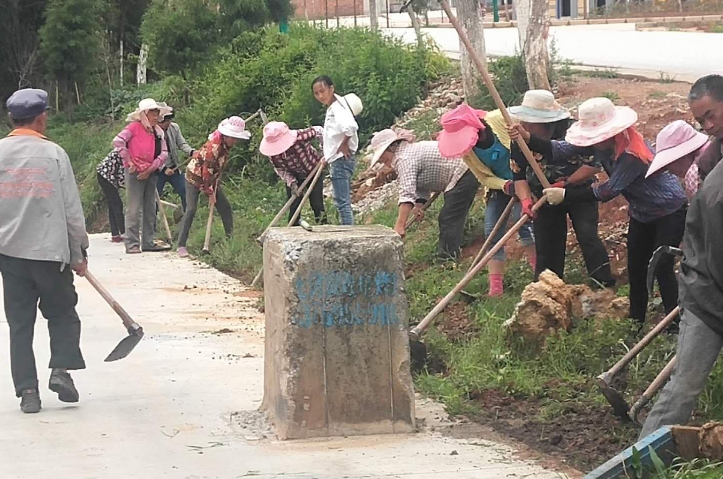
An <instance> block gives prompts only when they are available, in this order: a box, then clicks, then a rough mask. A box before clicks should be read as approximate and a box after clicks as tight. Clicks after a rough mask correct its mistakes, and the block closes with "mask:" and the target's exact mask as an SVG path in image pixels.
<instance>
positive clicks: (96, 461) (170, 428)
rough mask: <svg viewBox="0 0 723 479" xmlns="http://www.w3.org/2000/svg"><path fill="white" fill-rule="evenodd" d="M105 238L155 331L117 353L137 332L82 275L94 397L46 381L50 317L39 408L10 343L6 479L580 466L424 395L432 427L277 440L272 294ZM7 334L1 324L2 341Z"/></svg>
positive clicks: (127, 294)
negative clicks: (540, 458) (497, 436)
mask: <svg viewBox="0 0 723 479" xmlns="http://www.w3.org/2000/svg"><path fill="white" fill-rule="evenodd" d="M91 242H92V246H91V253H92V256H91V269H92V270H93V271H94V272H95V274H96V276H98V277H99V279H100V280H101V281H102V282H103V283H104V284H105V285H106V287H107V288H108V289H109V290H110V291H111V292H112V293H113V294H114V295H116V296H117V299H118V300H119V302H121V303H122V304H123V305H124V306H125V307H126V309H127V310H128V311H129V312H130V313H131V315H132V316H134V318H135V319H136V320H137V321H138V322H139V323H141V324H142V325H143V327H144V328H145V330H146V334H147V336H146V338H144V340H143V341H142V342H141V343H140V344H139V346H138V348H137V349H136V351H134V352H133V353H132V354H131V355H130V356H129V357H128V358H126V359H124V360H122V361H119V362H115V363H103V359H104V358H105V356H106V355H107V354H108V352H110V351H111V349H112V348H113V347H114V346H115V344H116V343H117V342H118V341H119V340H120V339H121V338H122V337H123V336H124V334H125V331H124V329H123V328H122V326H121V325H120V322H119V321H118V319H117V318H116V317H115V316H114V314H113V312H112V311H111V310H110V308H108V307H107V306H106V305H105V304H104V303H103V302H102V300H101V298H100V297H99V296H98V295H97V294H96V293H95V292H94V291H93V290H92V289H91V288H90V286H89V285H88V284H87V283H86V282H85V281H84V280H78V281H77V286H78V292H79V295H80V303H79V307H78V309H79V313H80V315H81V318H82V320H83V328H84V329H83V350H84V354H85V357H86V361H87V363H88V369H87V370H85V371H81V372H78V373H76V374H75V375H74V377H75V380H76V384H77V385H78V388H79V390H80V392H81V402H80V403H79V405H78V406H68V405H64V404H63V403H60V402H58V401H57V400H56V398H55V395H54V394H52V393H50V392H49V391H48V390H47V389H46V384H47V379H48V373H49V372H48V370H47V369H43V366H44V365H45V364H47V362H48V355H49V354H48V342H47V329H46V327H45V321H43V320H40V321H38V325H37V328H36V335H37V338H36V342H35V343H36V355H37V363H38V365H39V367H40V370H39V372H40V383H41V398H42V400H43V407H44V409H43V411H42V412H41V413H40V414H37V415H31V416H28V415H23V414H22V413H21V412H20V410H19V408H18V402H17V400H16V399H15V398H14V396H13V394H12V383H11V380H10V366H9V358H8V354H7V352H5V353H4V354H3V355H2V356H1V357H0V375H1V376H2V378H3V379H2V386H3V394H2V395H0V424H2V429H0V477H2V478H3V479H10V478H30V477H32V478H36V479H44V478H74V479H76V478H104V479H110V478H123V479H127V478H131V477H132V478H139V479H144V478H161V477H168V478H194V479H196V478H238V477H257V478H262V479H263V478H267V479H270V478H276V477H289V478H318V479H332V478H333V479H337V478H340V477H345V478H374V477H384V478H402V477H405V478H406V477H414V478H424V479H432V478H439V477H444V478H451V479H452V478H454V479H456V478H460V479H467V478H470V479H471V478H507V477H526V478H535V479H548V478H559V477H566V476H564V475H561V474H560V473H557V472H550V471H547V470H545V469H543V468H542V467H541V466H539V465H535V464H533V463H532V462H530V461H529V460H523V459H520V458H519V456H518V455H517V453H516V452H515V450H513V449H512V448H511V447H509V446H503V445H500V444H497V443H494V442H490V441H488V440H484V439H481V437H487V436H481V433H480V432H479V430H476V429H472V430H468V429H467V428H466V426H465V425H463V424H458V423H453V422H450V421H449V420H448V419H446V417H445V415H444V414H443V413H442V411H441V408H440V407H439V406H438V405H436V404H434V403H431V402H429V401H423V400H421V401H420V403H419V405H418V415H419V416H420V418H422V422H423V423H426V426H425V427H424V430H423V431H422V432H420V433H418V434H415V435H403V436H383V437H380V436H372V437H361V438H337V439H328V440H314V441H289V442H280V441H276V440H275V439H274V437H273V431H272V430H271V428H269V426H268V425H267V424H266V423H265V421H264V419H263V417H261V415H260V414H259V413H257V412H256V410H257V408H258V406H259V404H260V403H261V399H262V394H263V377H262V371H263V357H262V355H263V317H262V316H261V315H260V314H259V313H258V312H257V310H256V304H257V302H258V297H257V296H258V295H257V294H254V293H253V292H250V291H247V290H245V289H244V288H243V287H242V286H241V285H240V284H239V283H238V282H237V281H235V280H233V279H231V278H229V277H228V276H225V275H223V274H221V273H219V272H217V271H215V270H213V269H210V268H207V267H204V266H201V265H200V264H198V263H194V262H192V261H188V260H181V259H178V258H176V257H174V256H173V255H170V254H145V255H138V256H126V255H124V254H123V248H122V246H119V245H113V244H111V243H110V242H109V241H108V237H107V236H94V237H93V239H92V241H91ZM0 322H5V321H4V317H3V316H0ZM7 336H8V332H7V328H6V327H4V326H3V327H1V328H0V343H2V344H7V342H8V337H7ZM4 350H5V351H7V348H4ZM460 437H462V439H460ZM525 457H528V458H529V457H530V456H525ZM571 477H574V475H573V476H571Z"/></svg>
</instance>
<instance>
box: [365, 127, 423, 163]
mask: <svg viewBox="0 0 723 479" xmlns="http://www.w3.org/2000/svg"><path fill="white" fill-rule="evenodd" d="M401 140H404V141H414V140H415V138H414V134H413V133H412V132H411V131H409V130H392V129H391V128H387V129H386V130H382V131H378V132H377V133H375V134H374V136H373V137H372V141H371V146H372V151H373V152H374V154H373V156H372V160H371V163H370V164H369V167H372V166H374V165H375V164H377V162H378V161H379V159H380V158H381V157H382V155H383V154H384V152H385V151H387V150H388V149H389V147H390V146H392V144H394V142H396V141H401Z"/></svg>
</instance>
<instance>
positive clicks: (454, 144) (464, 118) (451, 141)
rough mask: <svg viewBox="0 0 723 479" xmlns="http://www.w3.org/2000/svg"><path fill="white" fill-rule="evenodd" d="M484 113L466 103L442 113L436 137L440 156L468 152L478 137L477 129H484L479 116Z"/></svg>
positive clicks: (483, 115)
mask: <svg viewBox="0 0 723 479" xmlns="http://www.w3.org/2000/svg"><path fill="white" fill-rule="evenodd" d="M486 115H487V112H486V111H483V110H475V109H474V108H472V107H471V106H469V105H467V104H466V103H462V104H461V105H459V106H458V107H457V108H455V109H454V110H451V111H448V112H447V113H445V114H444V115H442V119H441V120H440V122H441V123H442V131H441V133H440V134H439V137H438V138H437V143H438V145H439V152H440V153H441V154H442V156H444V157H445V158H459V157H460V156H462V155H465V154H466V153H468V152H469V151H470V150H471V149H472V147H473V146H474V145H475V144H476V143H477V140H478V139H479V130H484V129H485V126H484V124H483V123H482V120H481V118H484V117H485V116H486Z"/></svg>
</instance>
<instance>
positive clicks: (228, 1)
mask: <svg viewBox="0 0 723 479" xmlns="http://www.w3.org/2000/svg"><path fill="white" fill-rule="evenodd" d="M218 7H219V8H218V13H219V27H220V28H221V31H222V32H223V35H224V36H225V37H227V38H236V37H237V36H238V35H239V34H241V33H243V32H245V31H248V30H252V29H254V28H259V27H262V26H264V25H266V24H267V23H269V22H276V23H279V22H281V20H288V19H289V18H290V17H291V16H292V14H293V10H294V7H293V5H292V4H291V1H290V0H218Z"/></svg>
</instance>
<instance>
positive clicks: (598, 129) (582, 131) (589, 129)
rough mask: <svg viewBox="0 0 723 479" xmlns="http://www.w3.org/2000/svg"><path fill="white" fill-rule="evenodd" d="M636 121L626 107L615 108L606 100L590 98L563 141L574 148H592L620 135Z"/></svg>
mask: <svg viewBox="0 0 723 479" xmlns="http://www.w3.org/2000/svg"><path fill="white" fill-rule="evenodd" d="M637 121H638V114H637V113H636V112H635V110H633V109H632V108H629V107H627V106H615V105H613V102H612V101H610V99H608V98H590V99H589V100H586V101H584V102H583V103H582V104H581V105H580V108H579V111H578V121H577V122H576V123H575V124H573V125H572V126H570V129H569V130H567V135H566V136H565V140H566V141H567V142H568V143H571V144H573V145H575V146H592V145H597V144H598V143H602V142H603V141H605V140H609V139H610V138H612V137H614V136H615V135H617V134H618V133H622V132H623V131H625V130H627V129H628V128H630V127H631V126H633V125H634V124H635V122H637Z"/></svg>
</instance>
